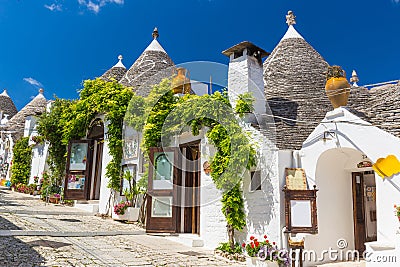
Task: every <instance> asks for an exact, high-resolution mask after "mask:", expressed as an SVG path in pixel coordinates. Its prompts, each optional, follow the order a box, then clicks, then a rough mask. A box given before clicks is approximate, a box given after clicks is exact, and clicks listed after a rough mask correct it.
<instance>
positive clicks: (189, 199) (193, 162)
mask: <svg viewBox="0 0 400 267" xmlns="http://www.w3.org/2000/svg"><path fill="white" fill-rule="evenodd" d="M181 149H182V150H183V151H184V152H185V154H184V155H185V157H186V165H185V166H186V171H185V205H184V206H185V208H184V216H183V217H184V232H185V233H192V234H199V232H200V164H199V163H200V161H199V159H200V150H199V149H200V147H199V144H198V143H195V144H190V145H185V146H183V147H182V148H181Z"/></svg>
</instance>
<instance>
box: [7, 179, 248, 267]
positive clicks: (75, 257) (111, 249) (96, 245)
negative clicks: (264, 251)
mask: <svg viewBox="0 0 400 267" xmlns="http://www.w3.org/2000/svg"><path fill="white" fill-rule="evenodd" d="M0 266H7V267H8V266H10V267H13V266H20V267H25V266H87V267H91V266H118V267H119V266H121V267H122V266H245V264H244V263H236V262H229V261H227V260H225V259H223V258H219V257H215V256H214V254H213V251H210V250H206V249H203V248H191V247H186V246H184V245H181V244H179V243H175V242H173V241H170V240H168V239H167V238H164V237H162V236H154V235H146V234H145V232H144V231H143V229H142V228H141V227H140V226H138V225H136V224H126V223H120V222H115V221H113V220H111V219H108V218H106V219H104V218H101V217H97V216H94V215H92V214H90V213H85V212H82V211H79V210H77V209H75V208H72V207H67V206H62V205H54V204H46V203H44V202H43V201H40V200H38V199H35V198H33V197H32V196H29V195H25V194H20V193H16V192H12V191H10V190H7V189H5V188H4V187H1V188H0Z"/></svg>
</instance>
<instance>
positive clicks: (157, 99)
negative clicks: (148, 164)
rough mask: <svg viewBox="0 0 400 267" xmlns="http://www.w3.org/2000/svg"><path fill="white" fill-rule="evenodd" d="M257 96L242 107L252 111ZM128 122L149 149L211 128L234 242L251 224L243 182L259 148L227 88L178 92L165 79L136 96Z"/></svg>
mask: <svg viewBox="0 0 400 267" xmlns="http://www.w3.org/2000/svg"><path fill="white" fill-rule="evenodd" d="M252 101H253V100H252V98H251V96H249V95H246V96H244V97H243V101H242V102H243V103H240V107H241V110H240V111H246V112H248V111H251V110H252V107H251V105H252ZM126 122H127V124H128V125H129V126H132V127H133V128H134V129H135V130H137V131H139V132H143V140H142V148H143V150H144V152H145V153H146V154H147V155H148V153H149V148H150V147H152V146H160V144H161V143H162V142H165V140H169V139H170V137H172V136H175V135H179V134H180V133H181V131H182V129H185V127H186V128H187V129H191V131H192V133H193V135H198V134H199V133H200V130H201V129H203V128H206V129H208V130H207V132H206V136H207V138H208V139H209V140H210V141H211V142H212V144H214V145H215V147H216V148H217V151H216V153H215V155H214V156H213V158H212V161H211V177H212V179H213V181H214V183H215V185H216V187H217V188H218V189H219V190H221V191H222V192H223V197H222V212H223V214H224V215H225V217H226V221H227V229H228V235H229V243H230V245H231V247H234V231H235V230H242V229H243V227H244V226H245V225H246V217H245V213H244V200H243V196H242V191H241V182H242V178H243V176H244V171H245V170H246V169H247V170H248V169H250V168H251V167H252V166H254V165H255V164H256V151H255V149H254V148H253V146H252V145H251V144H250V142H249V138H248V134H247V133H246V132H245V131H244V130H243V129H242V127H241V126H240V125H239V123H238V121H237V120H236V117H235V112H234V111H233V108H232V106H231V105H230V103H229V100H228V97H227V93H226V92H222V93H221V92H215V93H214V94H212V95H203V96H197V95H184V96H182V97H177V96H175V95H174V94H173V93H172V90H171V83H170V81H169V80H168V79H165V80H163V81H162V82H161V83H160V84H158V85H156V86H154V87H153V89H152V90H151V92H150V94H149V96H148V97H147V98H144V99H143V98H140V99H139V98H133V99H132V101H131V102H130V104H129V106H128V115H127V117H126ZM188 127H190V128H188ZM163 145H167V143H163Z"/></svg>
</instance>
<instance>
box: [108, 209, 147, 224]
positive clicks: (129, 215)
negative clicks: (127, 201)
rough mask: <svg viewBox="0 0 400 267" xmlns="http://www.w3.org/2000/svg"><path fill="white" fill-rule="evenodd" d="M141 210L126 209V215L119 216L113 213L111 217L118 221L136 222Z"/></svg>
mask: <svg viewBox="0 0 400 267" xmlns="http://www.w3.org/2000/svg"><path fill="white" fill-rule="evenodd" d="M139 210H140V209H139V208H132V207H129V208H127V209H126V211H125V213H124V215H118V214H116V213H115V212H114V211H113V213H112V215H111V217H112V218H113V219H114V220H116V221H129V222H136V221H137V220H138V219H139Z"/></svg>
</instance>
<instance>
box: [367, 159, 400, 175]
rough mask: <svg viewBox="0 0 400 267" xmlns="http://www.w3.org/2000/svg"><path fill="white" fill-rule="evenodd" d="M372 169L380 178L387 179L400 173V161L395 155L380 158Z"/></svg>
mask: <svg viewBox="0 0 400 267" xmlns="http://www.w3.org/2000/svg"><path fill="white" fill-rule="evenodd" d="M372 168H373V169H374V171H375V172H376V173H377V174H378V175H379V176H380V177H382V178H383V179H385V178H389V177H391V176H393V175H395V174H397V173H399V172H400V161H399V160H398V159H397V157H396V156H395V155H388V156H387V157H386V158H379V159H378V160H377V161H376V162H375V164H374V165H372Z"/></svg>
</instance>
